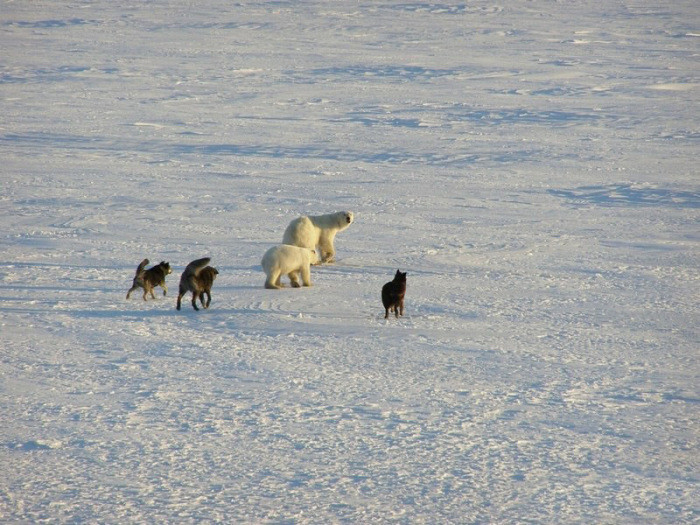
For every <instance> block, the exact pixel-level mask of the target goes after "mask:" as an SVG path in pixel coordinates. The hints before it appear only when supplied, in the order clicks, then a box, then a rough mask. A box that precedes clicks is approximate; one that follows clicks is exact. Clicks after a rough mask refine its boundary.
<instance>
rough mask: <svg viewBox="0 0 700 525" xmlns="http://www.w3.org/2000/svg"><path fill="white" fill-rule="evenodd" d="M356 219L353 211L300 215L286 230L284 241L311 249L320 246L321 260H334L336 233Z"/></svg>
mask: <svg viewBox="0 0 700 525" xmlns="http://www.w3.org/2000/svg"><path fill="white" fill-rule="evenodd" d="M354 219H355V217H354V215H353V213H352V212H351V211H338V212H335V213H327V214H326V215H309V216H303V217H299V218H297V219H294V220H293V221H292V222H290V223H289V226H287V229H286V230H284V237H283V238H282V242H283V243H284V244H291V245H293V246H300V247H302V248H309V249H311V250H315V249H316V247H318V248H319V251H320V252H321V262H324V263H329V262H333V261H334V260H335V247H334V246H333V240H334V239H335V234H336V233H338V232H339V231H343V230H344V229H345V228H347V227H348V226H350V225H351V224H352V221H353V220H354Z"/></svg>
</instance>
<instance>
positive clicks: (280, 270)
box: [261, 244, 318, 289]
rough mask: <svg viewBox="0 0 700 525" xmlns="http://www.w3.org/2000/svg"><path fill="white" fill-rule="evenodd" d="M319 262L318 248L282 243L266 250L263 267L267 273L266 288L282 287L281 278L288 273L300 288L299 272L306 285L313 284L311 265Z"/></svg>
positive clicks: (295, 285) (294, 283) (293, 282)
mask: <svg viewBox="0 0 700 525" xmlns="http://www.w3.org/2000/svg"><path fill="white" fill-rule="evenodd" d="M317 262H318V255H317V254H316V250H309V249H308V248H300V247H299V246H291V245H289V244H280V245H278V246H273V247H272V248H270V249H269V250H267V251H266V252H265V255H263V258H262V262H261V264H262V267H263V270H265V273H266V274H267V279H266V280H265V288H275V289H279V288H282V284H281V283H280V279H281V277H282V275H288V276H289V280H290V281H292V286H293V287H294V288H299V272H301V280H302V282H303V283H304V286H311V265H312V264H316V263H317Z"/></svg>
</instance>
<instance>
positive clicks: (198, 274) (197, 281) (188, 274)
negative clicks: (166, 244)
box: [177, 257, 219, 310]
mask: <svg viewBox="0 0 700 525" xmlns="http://www.w3.org/2000/svg"><path fill="white" fill-rule="evenodd" d="M210 260H211V259H210V258H209V257H204V258H203V259H197V260H196V261H192V262H191V263H190V264H188V265H187V268H185V271H184V272H182V276H181V277H180V292H179V294H178V296H177V309H178V310H179V309H180V306H181V301H182V296H183V295H185V294H186V293H187V292H192V308H194V309H195V310H199V308H197V297H199V301H200V302H201V303H202V306H203V307H204V308H209V305H210V304H211V287H212V286H213V285H214V279H216V276H217V275H219V271H218V270H217V269H216V268H212V267H211V266H207V264H209V261H210ZM204 294H206V295H207V302H206V304H205V303H204Z"/></svg>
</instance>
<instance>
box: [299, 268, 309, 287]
mask: <svg viewBox="0 0 700 525" xmlns="http://www.w3.org/2000/svg"><path fill="white" fill-rule="evenodd" d="M301 281H302V282H303V283H304V286H311V270H310V269H309V267H308V266H304V267H303V268H302V269H301Z"/></svg>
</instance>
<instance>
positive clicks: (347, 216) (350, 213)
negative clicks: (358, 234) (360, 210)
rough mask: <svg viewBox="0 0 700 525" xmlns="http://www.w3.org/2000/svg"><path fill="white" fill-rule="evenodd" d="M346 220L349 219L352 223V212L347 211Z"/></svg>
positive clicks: (348, 221)
mask: <svg viewBox="0 0 700 525" xmlns="http://www.w3.org/2000/svg"><path fill="white" fill-rule="evenodd" d="M345 220H346V221H347V223H348V224H352V221H353V215H352V212H346V213H345Z"/></svg>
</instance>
